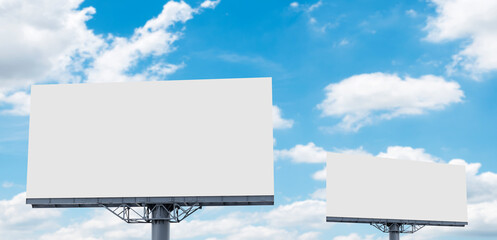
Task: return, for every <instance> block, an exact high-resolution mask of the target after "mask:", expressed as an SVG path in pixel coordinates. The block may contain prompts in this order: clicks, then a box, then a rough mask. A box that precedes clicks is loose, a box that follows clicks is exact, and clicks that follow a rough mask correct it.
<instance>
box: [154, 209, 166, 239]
mask: <svg viewBox="0 0 497 240" xmlns="http://www.w3.org/2000/svg"><path fill="white" fill-rule="evenodd" d="M151 209H152V217H153V219H160V220H152V240H169V234H170V231H169V230H170V226H169V220H167V219H169V218H170V215H169V211H168V210H167V209H166V208H163V207H155V208H154V207H151Z"/></svg>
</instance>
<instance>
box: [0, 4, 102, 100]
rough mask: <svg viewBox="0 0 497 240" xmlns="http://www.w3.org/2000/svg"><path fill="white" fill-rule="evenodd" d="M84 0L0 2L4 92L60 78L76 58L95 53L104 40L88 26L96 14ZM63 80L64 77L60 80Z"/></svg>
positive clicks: (0, 81) (1, 89) (0, 73)
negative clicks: (88, 22)
mask: <svg viewBox="0 0 497 240" xmlns="http://www.w3.org/2000/svg"><path fill="white" fill-rule="evenodd" d="M82 1H83V0H54V1H43V0H32V1H17V0H4V1H2V2H1V3H0V25H2V28H1V29H0V36H6V37H3V38H1V39H0V92H5V91H6V90H8V89H12V88H14V89H15V88H22V87H27V86H28V85H29V84H31V83H33V82H38V81H44V80H47V78H51V77H56V75H57V74H61V73H63V72H65V71H66V70H67V68H69V67H71V66H70V65H72V63H73V60H71V56H73V57H76V58H78V57H82V56H84V55H91V54H93V53H94V51H95V50H96V46H98V45H101V44H102V43H103V40H102V39H101V38H100V37H98V36H96V35H94V34H93V32H92V31H91V30H89V29H87V27H86V21H87V20H89V19H90V18H91V15H93V14H94V13H95V9H94V8H92V7H87V8H83V9H78V7H79V5H80V4H81V2H82ZM57 80H61V81H62V79H57Z"/></svg>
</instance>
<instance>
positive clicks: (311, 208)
mask: <svg viewBox="0 0 497 240" xmlns="http://www.w3.org/2000/svg"><path fill="white" fill-rule="evenodd" d="M263 218H264V219H265V220H266V221H267V223H268V225H269V226H272V227H279V228H297V227H302V226H303V227H307V228H311V229H327V228H329V227H330V226H331V225H330V224H328V223H326V221H325V219H326V202H325V201H322V200H313V199H310V200H304V201H297V202H293V203H291V204H287V205H281V206H279V207H277V208H276V209H274V210H271V211H270V212H268V213H266V214H264V216H263Z"/></svg>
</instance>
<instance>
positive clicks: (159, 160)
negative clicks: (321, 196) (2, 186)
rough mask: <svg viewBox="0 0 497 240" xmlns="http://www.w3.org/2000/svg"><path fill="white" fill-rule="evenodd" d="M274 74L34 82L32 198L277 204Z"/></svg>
mask: <svg viewBox="0 0 497 240" xmlns="http://www.w3.org/2000/svg"><path fill="white" fill-rule="evenodd" d="M271 91H272V90H271V78H247V79H216V80H187V81H158V82H126V83H92V84H60V85H34V86H32V88H31V116H30V128H29V152H28V178H27V203H28V204H33V206H34V207H77V206H83V207H92V206H98V205H99V204H101V203H107V204H116V205H117V204H120V203H153V202H160V203H164V202H166V203H167V202H191V201H193V202H201V203H203V204H204V205H230V204H235V205H236V204H238V205H245V204H273V201H274V200H273V198H274V197H273V196H274V187H273V184H274V178H273V136H272V134H273V133H272V92H271Z"/></svg>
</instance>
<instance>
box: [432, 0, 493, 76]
mask: <svg viewBox="0 0 497 240" xmlns="http://www.w3.org/2000/svg"><path fill="white" fill-rule="evenodd" d="M431 2H433V3H434V4H435V6H436V11H437V14H436V16H434V17H430V18H428V20H427V25H426V27H425V30H426V31H428V36H427V37H426V39H427V40H429V41H433V42H444V41H451V40H456V39H468V40H469V43H467V44H464V46H463V49H462V50H461V51H460V52H459V53H457V54H455V55H454V56H453V64H452V66H450V67H449V68H452V69H449V70H454V67H458V66H460V67H462V68H463V69H465V70H467V71H469V72H471V73H472V74H473V77H474V78H478V75H479V74H480V73H484V72H488V71H491V70H496V69H497V15H496V14H495V12H497V2H496V1H487V0H451V1H448V0H431Z"/></svg>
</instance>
